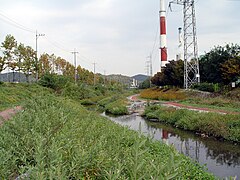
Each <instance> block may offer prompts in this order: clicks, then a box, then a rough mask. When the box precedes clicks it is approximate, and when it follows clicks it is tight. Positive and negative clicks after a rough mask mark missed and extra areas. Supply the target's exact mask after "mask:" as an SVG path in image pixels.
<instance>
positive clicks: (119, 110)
mask: <svg viewBox="0 0 240 180" xmlns="http://www.w3.org/2000/svg"><path fill="white" fill-rule="evenodd" d="M126 96H127V94H126V95H113V96H110V97H106V98H104V99H102V100H101V101H99V102H98V103H97V104H98V105H99V106H100V107H102V108H103V109H104V110H105V111H106V112H107V113H110V114H113V115H125V114H128V110H127V107H126V106H127V100H126Z"/></svg>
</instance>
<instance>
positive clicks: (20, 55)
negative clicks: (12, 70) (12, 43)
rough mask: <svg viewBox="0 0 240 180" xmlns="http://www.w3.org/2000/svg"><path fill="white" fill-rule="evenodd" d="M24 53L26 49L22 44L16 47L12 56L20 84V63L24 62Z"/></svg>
mask: <svg viewBox="0 0 240 180" xmlns="http://www.w3.org/2000/svg"><path fill="white" fill-rule="evenodd" d="M25 53H26V48H25V46H24V44H22V43H20V44H19V45H17V47H16V48H15V50H14V54H15V57H16V66H17V71H18V81H19V82H20V71H21V70H22V63H23V61H24V57H25Z"/></svg>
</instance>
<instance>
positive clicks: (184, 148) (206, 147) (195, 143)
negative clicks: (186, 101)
mask: <svg viewBox="0 0 240 180" xmlns="http://www.w3.org/2000/svg"><path fill="white" fill-rule="evenodd" d="M102 115H103V116H106V117H108V118H109V119H110V120H112V121H114V122H116V123H118V124H120V125H123V126H128V127H129V128H130V129H132V130H136V131H139V130H141V132H142V133H143V134H145V135H150V136H152V137H153V139H155V140H158V141H163V142H164V143H166V144H169V145H170V144H172V145H174V147H175V148H176V149H177V150H178V151H179V152H180V153H183V154H184V155H186V156H189V157H190V158H192V159H193V160H196V161H197V162H198V163H200V164H201V165H205V166H206V167H207V169H208V171H209V172H211V173H213V174H214V175H216V176H217V177H220V178H224V177H229V176H232V177H234V176H237V179H239V178H240V145H237V144H232V143H229V142H225V141H217V140H216V139H214V138H204V137H201V136H198V135H195V134H194V133H192V132H187V131H183V130H179V129H177V128H173V127H171V126H167V125H164V124H161V123H159V122H150V121H147V120H145V119H144V118H142V117H140V116H138V114H136V113H135V114H132V115H126V116H120V117H111V116H107V115H106V114H105V113H103V114H102Z"/></svg>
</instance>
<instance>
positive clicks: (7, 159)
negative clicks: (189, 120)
mask: <svg viewBox="0 0 240 180" xmlns="http://www.w3.org/2000/svg"><path fill="white" fill-rule="evenodd" d="M0 147H1V148H0V174H1V177H2V178H3V179H15V178H16V177H19V176H20V177H24V175H25V176H28V177H29V179H159V178H161V179H176V178H179V179H214V177H213V176H212V175H210V174H208V173H205V172H204V171H203V170H202V169H203V168H202V167H200V166H199V165H198V164H195V163H193V162H192V161H191V160H190V159H189V158H187V157H185V156H184V155H182V154H178V153H177V152H176V150H174V148H172V147H169V146H167V145H165V144H163V143H159V142H155V141H152V140H151V139H150V138H146V137H144V136H141V135H139V134H138V133H137V132H134V131H130V130H129V129H128V128H127V127H120V126H119V125H117V124H115V123H113V122H111V121H110V120H107V119H105V118H103V117H101V116H99V115H97V114H95V113H91V112H89V111H86V110H85V109H84V108H83V107H82V106H80V105H79V103H76V102H74V101H71V100H65V99H61V98H56V97H54V96H53V95H45V96H39V97H38V96H36V97H35V98H33V99H32V100H29V101H27V102H26V103H25V106H24V112H22V113H19V114H18V115H17V116H15V117H14V118H13V119H12V120H11V121H8V122H6V123H5V124H4V125H3V126H2V127H1V128H0Z"/></svg>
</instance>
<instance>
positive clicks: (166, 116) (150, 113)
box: [144, 105, 240, 143]
mask: <svg viewBox="0 0 240 180" xmlns="http://www.w3.org/2000/svg"><path fill="white" fill-rule="evenodd" d="M144 116H146V117H147V118H148V119H152V118H154V119H158V120H159V121H160V122H164V123H167V124H171V125H173V126H176V127H178V128H181V129H184V130H190V131H194V132H199V133H204V134H206V135H209V136H214V137H217V138H224V139H226V140H230V141H235V142H238V143H239V142H240V115H239V114H238V115H230V114H229V115H223V114H217V113H199V112H194V111H190V110H186V109H180V110H176V109H175V108H168V107H162V106H159V105H154V106H149V107H147V108H146V109H145V112H144Z"/></svg>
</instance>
